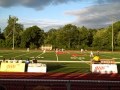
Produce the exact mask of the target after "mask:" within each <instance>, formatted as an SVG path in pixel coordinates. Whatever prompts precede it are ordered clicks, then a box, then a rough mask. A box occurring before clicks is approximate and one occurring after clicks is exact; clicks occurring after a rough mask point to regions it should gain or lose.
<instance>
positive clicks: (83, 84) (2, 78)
mask: <svg viewBox="0 0 120 90" xmlns="http://www.w3.org/2000/svg"><path fill="white" fill-rule="evenodd" d="M0 86H2V87H5V88H6V90H33V88H35V87H37V86H46V87H50V88H51V90H120V75H119V74H92V73H85V74H80V73H28V72H26V73H20V72H18V73H17V72H16V73H15V72H14V73H12V72H7V73H6V72H0Z"/></svg>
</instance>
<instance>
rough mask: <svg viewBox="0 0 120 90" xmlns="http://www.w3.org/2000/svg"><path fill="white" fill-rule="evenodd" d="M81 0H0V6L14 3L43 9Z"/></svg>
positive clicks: (9, 5)
mask: <svg viewBox="0 0 120 90" xmlns="http://www.w3.org/2000/svg"><path fill="white" fill-rule="evenodd" d="M76 1H82V0H0V6H1V7H11V6H15V5H22V6H25V7H30V8H35V9H38V10H40V9H43V8H45V7H46V6H48V5H58V4H63V3H68V2H76Z"/></svg>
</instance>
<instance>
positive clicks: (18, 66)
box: [0, 62, 25, 72]
mask: <svg viewBox="0 0 120 90" xmlns="http://www.w3.org/2000/svg"><path fill="white" fill-rule="evenodd" d="M24 70H25V63H4V62H2V63H1V68H0V71H1V72H24Z"/></svg>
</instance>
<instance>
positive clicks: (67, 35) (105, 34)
mask: <svg viewBox="0 0 120 90" xmlns="http://www.w3.org/2000/svg"><path fill="white" fill-rule="evenodd" d="M7 23H8V24H7V26H6V27H5V29H4V30H3V32H1V29H0V48H12V46H13V37H14V46H15V48H31V49H35V48H39V47H41V46H42V45H52V46H53V48H64V49H69V50H79V49H81V48H82V49H93V50H111V48H112V28H113V45H114V50H120V21H118V22H115V23H114V24H113V27H112V25H109V26H107V27H105V28H100V29H90V28H87V27H85V26H82V27H77V26H75V25H72V24H67V25H64V26H63V27H60V28H58V29H55V28H52V29H50V30H49V31H47V32H45V31H44V30H43V29H41V28H40V27H38V26H31V27H28V28H26V29H24V26H23V25H22V24H20V23H18V18H17V17H12V16H9V18H8V22H7Z"/></svg>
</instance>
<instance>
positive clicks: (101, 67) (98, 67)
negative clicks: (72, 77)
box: [92, 64, 118, 74]
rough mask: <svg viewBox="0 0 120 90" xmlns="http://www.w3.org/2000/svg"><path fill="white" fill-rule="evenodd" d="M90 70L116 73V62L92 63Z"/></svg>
mask: <svg viewBox="0 0 120 90" xmlns="http://www.w3.org/2000/svg"><path fill="white" fill-rule="evenodd" d="M92 72H93V73H102V74H110V73H118V70H117V65H116V64H92Z"/></svg>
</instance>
